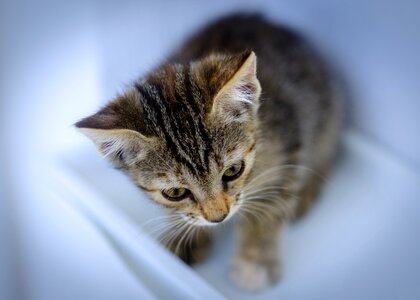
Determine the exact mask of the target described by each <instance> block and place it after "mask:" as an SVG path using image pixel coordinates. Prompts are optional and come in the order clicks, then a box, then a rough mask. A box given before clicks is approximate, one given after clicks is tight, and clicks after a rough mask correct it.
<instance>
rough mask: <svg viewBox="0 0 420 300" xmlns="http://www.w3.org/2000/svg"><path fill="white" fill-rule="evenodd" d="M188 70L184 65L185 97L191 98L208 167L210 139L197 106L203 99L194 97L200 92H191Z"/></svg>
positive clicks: (210, 147) (191, 83) (191, 85)
mask: <svg viewBox="0 0 420 300" xmlns="http://www.w3.org/2000/svg"><path fill="white" fill-rule="evenodd" d="M190 72H191V69H190V67H189V65H185V67H184V76H185V78H184V84H185V89H186V91H187V95H186V97H187V99H191V100H192V102H191V105H192V109H193V110H194V112H195V116H196V118H195V119H197V122H198V128H199V130H200V137H201V140H202V141H203V142H204V144H205V146H204V147H203V148H204V153H203V156H204V160H205V166H206V168H207V169H208V168H209V155H210V151H211V149H212V140H211V139H210V137H209V135H208V133H207V130H206V128H205V126H204V122H203V117H202V115H203V113H204V110H203V109H200V107H198V105H197V104H198V103H200V101H201V102H203V99H197V97H196V96H197V95H201V93H197V92H195V93H194V92H193V82H192V79H191V74H190Z"/></svg>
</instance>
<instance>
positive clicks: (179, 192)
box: [162, 188, 191, 201]
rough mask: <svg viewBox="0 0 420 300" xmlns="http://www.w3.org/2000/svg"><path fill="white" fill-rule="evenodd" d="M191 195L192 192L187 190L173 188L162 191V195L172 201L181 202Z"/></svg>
mask: <svg viewBox="0 0 420 300" xmlns="http://www.w3.org/2000/svg"><path fill="white" fill-rule="evenodd" d="M190 193H191V192H190V190H187V189H185V188H171V189H168V190H164V191H162V195H163V196H165V197H166V198H167V199H168V200H171V201H181V200H182V199H184V198H186V197H187V196H188V195H189V194H190Z"/></svg>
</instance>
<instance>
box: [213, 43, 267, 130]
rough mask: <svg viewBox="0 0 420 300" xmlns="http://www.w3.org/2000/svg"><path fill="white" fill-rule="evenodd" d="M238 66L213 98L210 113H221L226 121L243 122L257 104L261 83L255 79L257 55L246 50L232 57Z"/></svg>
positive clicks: (253, 111)
mask: <svg viewBox="0 0 420 300" xmlns="http://www.w3.org/2000/svg"><path fill="white" fill-rule="evenodd" d="M234 60H236V62H235V64H233V65H234V66H235V65H236V66H239V68H238V69H237V71H236V72H235V73H234V75H233V76H232V77H231V78H230V79H229V80H228V81H227V82H226V83H225V84H224V85H223V87H222V88H221V89H220V90H219V92H218V93H217V94H216V96H215V97H214V100H213V107H212V113H213V114H214V113H222V115H223V116H224V117H225V118H226V119H228V121H236V122H243V121H246V120H248V119H249V117H250V116H251V115H252V114H253V113H255V112H256V111H257V109H258V105H259V97H260V94H261V85H260V82H259V81H258V79H257V74H256V73H257V57H256V55H255V53H254V52H252V51H248V52H244V53H241V54H239V55H238V56H236V57H235V58H234Z"/></svg>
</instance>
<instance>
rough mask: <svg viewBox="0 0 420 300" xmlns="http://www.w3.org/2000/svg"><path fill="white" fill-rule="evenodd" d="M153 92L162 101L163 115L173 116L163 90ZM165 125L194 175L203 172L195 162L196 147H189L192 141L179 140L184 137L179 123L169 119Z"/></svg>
mask: <svg viewBox="0 0 420 300" xmlns="http://www.w3.org/2000/svg"><path fill="white" fill-rule="evenodd" d="M153 91H154V92H155V93H156V99H157V100H158V101H160V104H161V105H160V106H161V109H162V111H163V113H164V114H166V115H167V116H169V112H170V113H172V114H173V112H172V110H171V108H170V107H168V106H167V103H166V102H165V101H164V100H162V99H164V96H163V92H162V90H160V89H156V88H155V87H154V89H153ZM168 121H169V123H168ZM165 125H166V130H167V131H168V133H169V135H170V136H171V137H172V140H173V142H174V143H175V144H176V146H177V148H178V153H179V154H180V155H181V156H183V157H184V159H185V160H187V161H188V162H189V165H187V166H188V167H189V168H190V165H192V166H193V168H190V169H191V171H192V172H193V173H194V174H197V170H198V171H203V170H202V169H203V167H202V166H201V164H200V163H196V162H194V157H195V153H194V151H193V150H192V148H195V147H194V145H190V147H188V146H187V143H188V144H190V140H188V139H184V141H183V142H180V140H179V137H182V134H181V133H180V132H179V129H180V128H181V126H180V125H179V124H178V123H176V120H175V119H173V118H172V119H170V118H168V119H167V120H166V124H165ZM173 129H174V130H175V132H174V131H173ZM189 129H190V128H185V130H189Z"/></svg>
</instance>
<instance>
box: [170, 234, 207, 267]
mask: <svg viewBox="0 0 420 300" xmlns="http://www.w3.org/2000/svg"><path fill="white" fill-rule="evenodd" d="M185 234H190V235H191V236H190V237H185V236H184V235H185ZM211 243H212V236H211V233H210V232H209V231H207V230H204V229H201V230H199V231H197V232H193V233H188V232H185V233H182V234H179V235H178V236H177V237H176V238H175V239H174V240H172V241H171V243H169V245H166V246H167V247H168V249H169V250H170V251H171V252H172V253H174V254H175V255H177V256H178V257H179V258H180V259H182V260H183V261H184V262H185V263H187V264H188V265H193V264H197V263H200V262H202V261H203V260H204V259H205V258H206V257H207V255H208V253H209V249H210V247H211Z"/></svg>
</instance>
